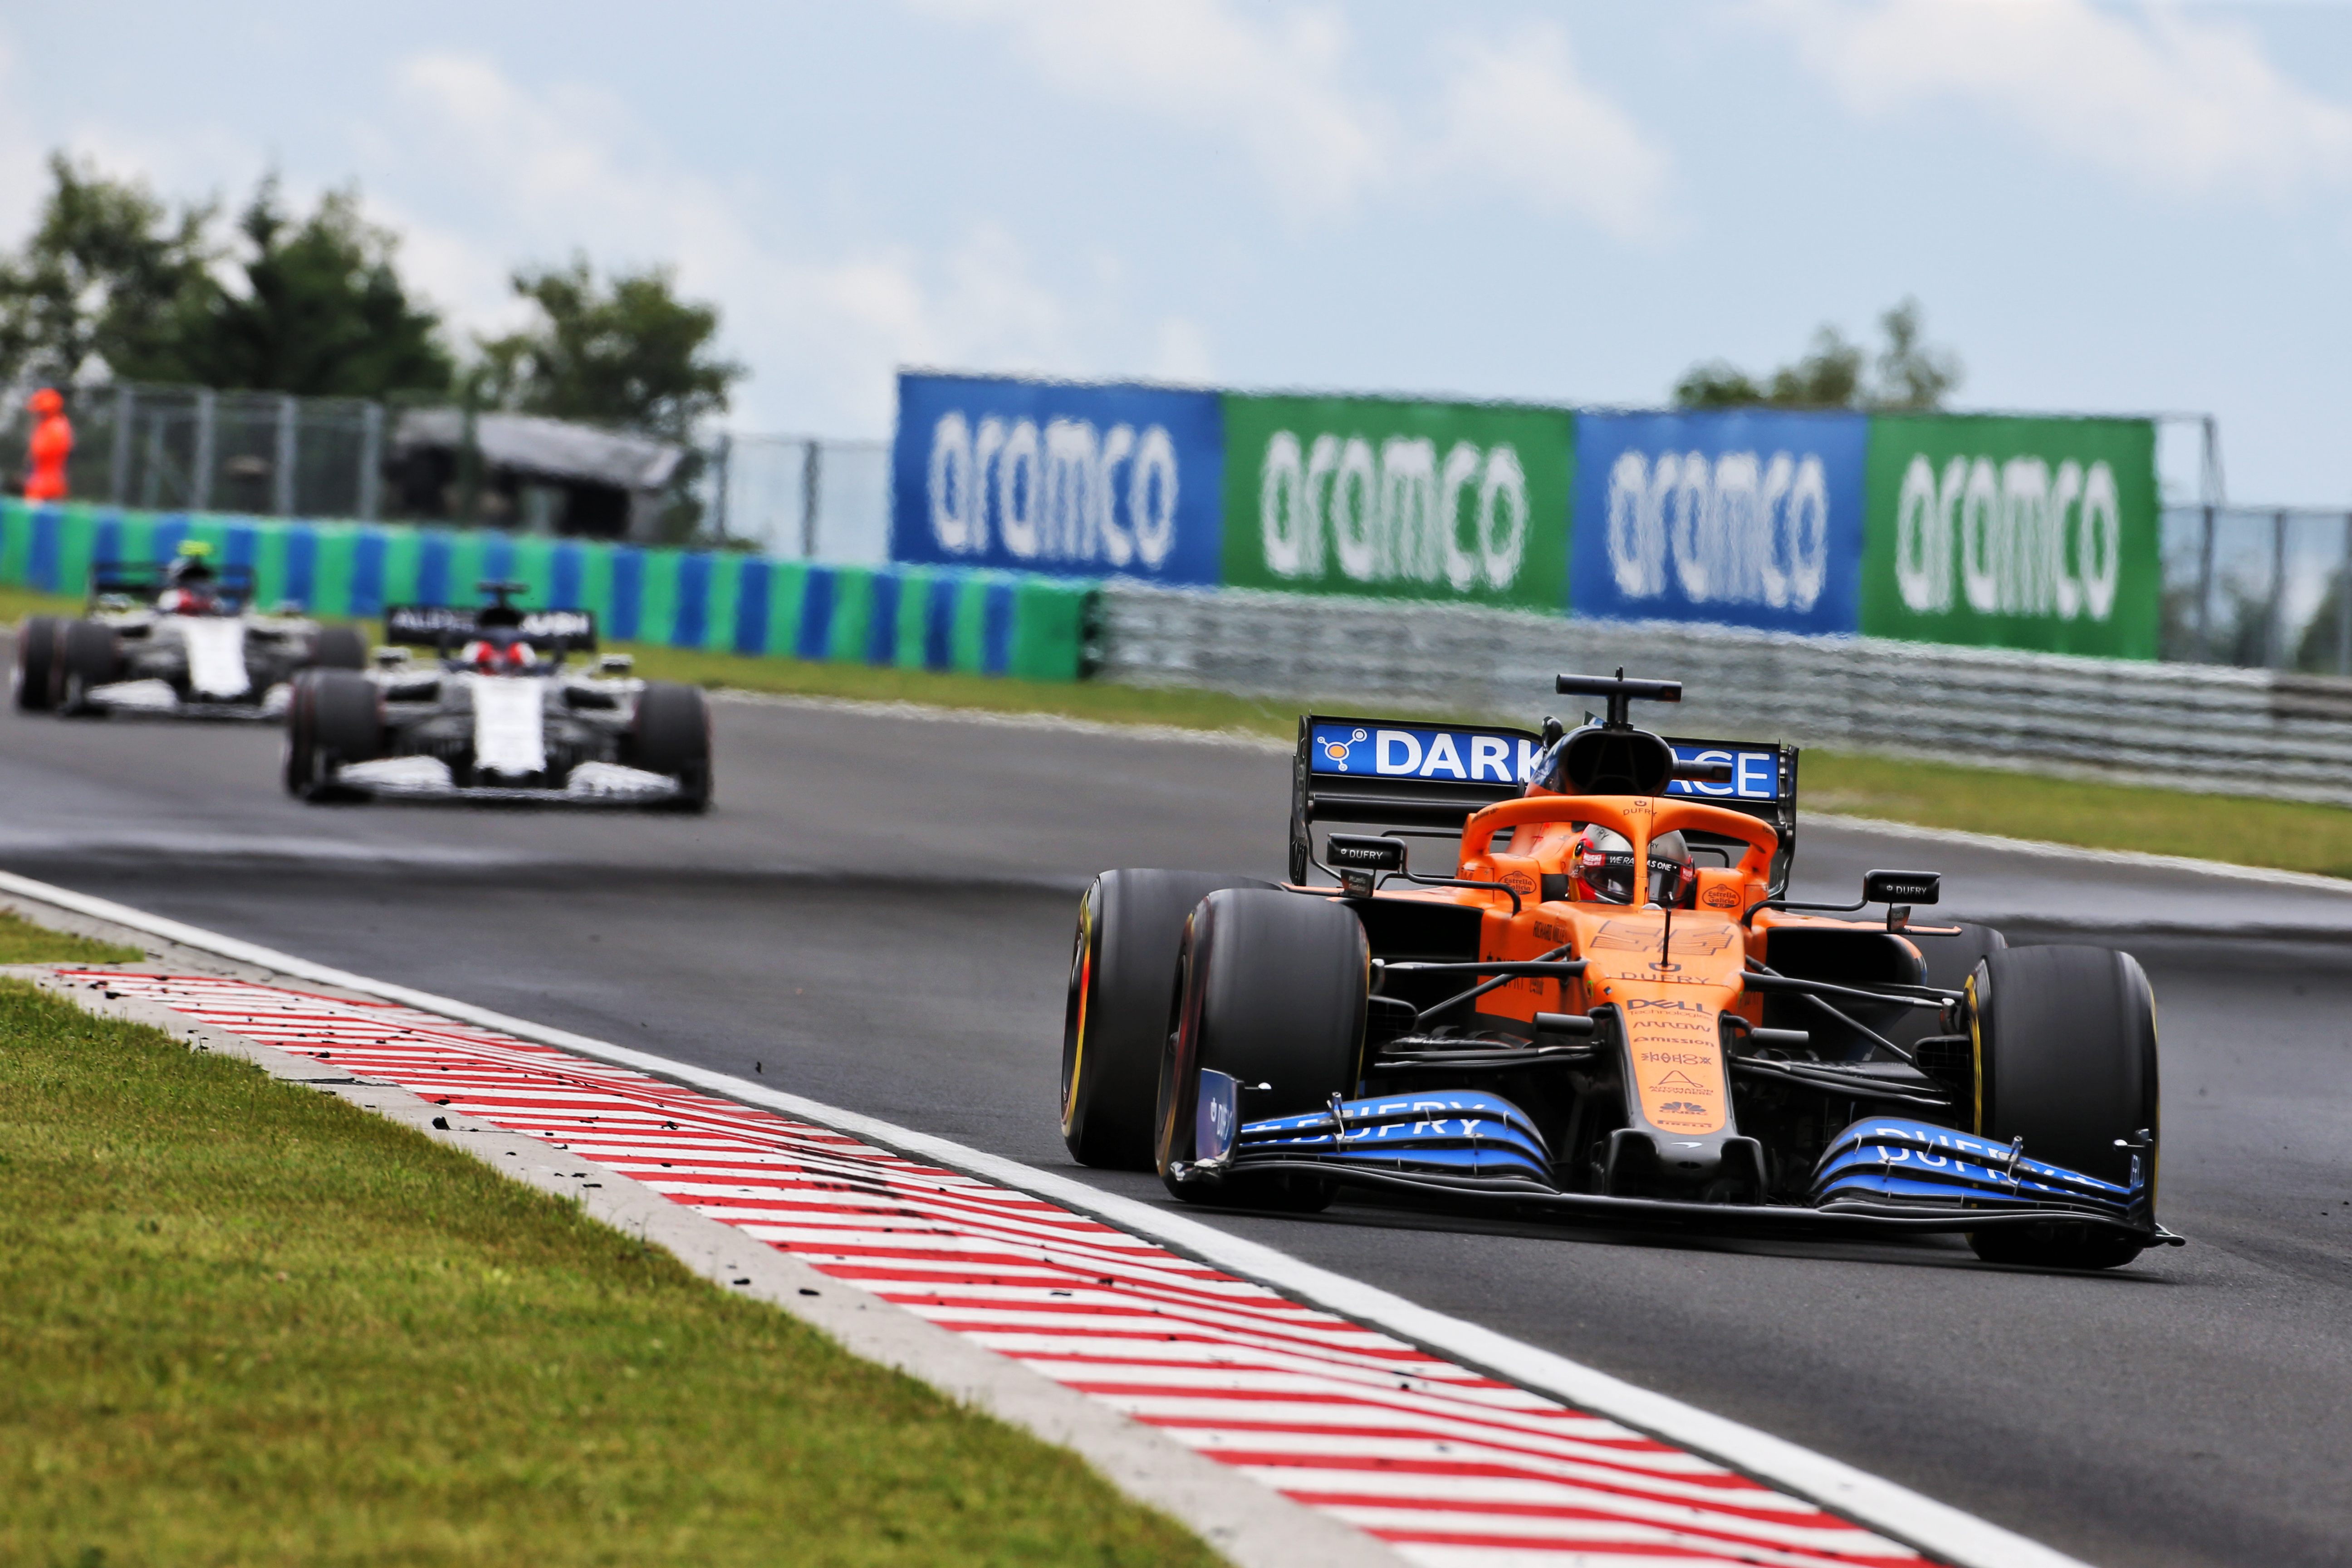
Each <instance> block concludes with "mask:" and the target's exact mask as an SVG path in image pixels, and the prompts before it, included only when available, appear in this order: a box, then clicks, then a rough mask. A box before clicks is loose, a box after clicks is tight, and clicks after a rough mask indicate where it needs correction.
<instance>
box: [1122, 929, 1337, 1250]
mask: <svg viewBox="0 0 2352 1568" xmlns="http://www.w3.org/2000/svg"><path fill="white" fill-rule="evenodd" d="M1176 975H1177V978H1176V995H1175V999H1174V1008H1173V1012H1172V1016H1171V1021H1170V1026H1169V1031H1168V1044H1167V1046H1166V1047H1165V1048H1164V1049H1163V1050H1162V1052H1161V1053H1160V1092H1159V1117H1158V1121H1159V1142H1158V1147H1157V1149H1156V1151H1155V1152H1156V1153H1157V1155H1158V1160H1159V1167H1160V1180H1161V1181H1162V1182H1163V1183H1164V1184H1166V1185H1167V1187H1168V1190H1169V1191H1170V1192H1171V1193H1173V1194H1176V1195H1177V1196H1178V1197H1180V1198H1182V1199H1184V1200H1186V1201H1187V1202H1192V1203H1214V1204H1228V1205H1240V1206H1243V1207H1250V1208H1269V1209H1280V1210H1284V1211H1287V1212H1291V1213H1311V1212H1313V1211H1315V1210H1317V1209H1319V1208H1322V1207H1324V1206H1325V1205H1328V1204H1329V1203H1330V1201H1331V1198H1332V1195H1333V1194H1334V1193H1335V1192H1336V1191H1337V1188H1336V1186H1335V1185H1334V1184H1333V1183H1332V1182H1330V1181H1329V1180H1328V1178H1325V1177H1321V1176H1317V1175H1311V1174H1306V1173H1292V1172H1285V1173H1257V1174H1255V1175H1248V1176H1243V1175H1235V1176H1229V1177H1227V1178H1225V1179H1224V1180H1223V1181H1222V1182H1219V1183H1216V1184H1213V1185H1211V1184H1205V1183H1200V1182H1181V1181H1178V1180H1177V1179H1176V1177H1175V1173H1174V1172H1175V1167H1176V1166H1178V1165H1180V1164H1187V1163H1191V1162H1192V1159H1193V1158H1194V1153H1193V1129H1194V1119H1195V1116H1196V1114H1197V1112H1198V1110H1199V1091H1200V1081H1201V1073H1202V1069H1204V1068H1206V1069H1213V1070H1215V1071H1217V1072H1223V1073H1230V1074H1231V1075H1232V1076H1233V1077H1234V1078H1235V1079H1238V1080H1240V1082H1241V1083H1242V1084H1243V1085H1244V1097H1243V1100H1242V1104H1241V1109H1242V1110H1243V1112H1244V1120H1245V1121H1261V1120H1263V1119H1265V1118H1266V1117H1270V1116H1291V1115H1296V1114H1298V1113H1299V1112H1302V1111H1311V1110H1322V1109H1323V1108H1324V1107H1326V1106H1327V1105H1328V1104H1329V1103H1330V1100H1331V1097H1332V1096H1333V1095H1334V1094H1337V1095H1340V1096H1343V1097H1344V1096H1346V1095H1348V1094H1350V1093H1352V1092H1354V1090H1355V1087H1356V1084H1357V1081H1358V1080H1359V1079H1361V1078H1362V1076H1363V1051H1364V1016H1365V1013H1366V1012H1367V1011H1368V1009H1369V1005H1370V1004H1369V1002H1368V1000H1367V999H1368V997H1369V996H1370V989H1371V988H1370V980H1371V948H1370V944H1369V943H1368V942H1366V941H1365V940H1364V928H1363V924H1362V922H1361V921H1358V920H1357V919H1356V915H1355V911H1354V910H1350V909H1349V908H1348V906H1347V905H1345V904H1342V903H1339V902H1337V901H1335V900H1329V899H1315V898H1307V897H1304V896H1302V895H1300V894H1297V893H1285V892H1262V891H1258V890H1256V889H1246V888H1237V889H1230V890H1227V891H1223V892H1216V893H1211V894H1210V895H1209V896H1208V897H1207V898H1205V899H1202V900H1201V903H1200V907H1199V908H1197V909H1195V910H1193V911H1192V919H1191V920H1190V921H1188V922H1187V923H1186V926H1185V929H1184V943H1183V947H1182V949H1181V952H1179V954H1178V958H1177V971H1176ZM1257 1085H1264V1086H1265V1087H1264V1088H1256V1087H1255V1086H1257Z"/></svg>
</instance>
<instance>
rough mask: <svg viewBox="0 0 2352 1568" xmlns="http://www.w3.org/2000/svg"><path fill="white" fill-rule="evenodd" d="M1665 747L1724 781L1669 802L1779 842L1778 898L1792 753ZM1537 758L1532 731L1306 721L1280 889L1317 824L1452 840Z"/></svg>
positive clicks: (1513, 792)
mask: <svg viewBox="0 0 2352 1568" xmlns="http://www.w3.org/2000/svg"><path fill="white" fill-rule="evenodd" d="M1665 740H1666V742H1667V743H1668V744H1669V745H1671V746H1673V747H1674V749H1675V757H1676V759H1677V760H1679V761H1681V762H1685V763H1702V764H1711V765H1713V766H1716V767H1717V768H1724V767H1727V768H1728V769H1729V770H1730V778H1729V780H1728V781H1727V782H1703V781H1697V780H1684V779H1677V780H1675V782H1674V783H1672V784H1668V785H1667V786H1666V793H1667V794H1668V795H1688V796H1692V797H1694V798H1697V799H1703V800H1706V801H1707V802H1708V803H1709V804H1711V805H1722V806H1727V807H1729V808H1730V809H1731V810H1733V811H1738V812H1744V813H1746V814H1747V815H1748V816H1754V817H1758V818H1760V819H1761V820H1763V821H1765V822H1769V823H1770V824H1771V825H1772V827H1773V830H1774V831H1775V832H1777V833H1779V834H1780V850H1779V852H1778V853H1777V854H1776V855H1774V857H1773V859H1772V896H1773V897H1775V898H1778V897H1780V895H1781V893H1782V892H1783V891H1784V890H1785V888H1786V885H1787V882H1788V879H1789V861H1790V856H1791V854H1792V853H1793V852H1794V850H1795V847H1796V840H1797V748H1796V747H1794V746H1784V745H1780V744H1777V743H1769V742H1753V741H1707V740H1696V739H1686V738H1683V737H1678V736H1673V735H1669V736H1667V737H1665ZM1542 749H1543V737H1542V736H1541V735H1538V734H1537V733H1536V732H1535V731H1532V730H1513V729H1506V728H1502V727H1500V726H1493V725H1464V724H1417V723H1408V722H1400V721H1396V720H1392V719H1344V718H1330V717H1327V716H1325V715H1322V714H1314V713H1310V714H1307V715H1305V716H1304V717H1302V718H1301V719H1300V720H1299V721H1298V750H1297V754H1296V755H1295V756H1294V757H1293V758H1292V761H1291V769H1290V879H1291V880H1292V881H1294V882H1304V881H1305V880H1306V879H1307V872H1308V870H1309V869H1310V868H1312V866H1313V855H1314V828H1315V825H1316V824H1317V823H1318V822H1349V823H1370V824H1375V825H1377V826H1382V827H1390V828H1404V829H1412V828H1420V829H1423V830H1426V831H1430V832H1440V833H1451V834H1458V833H1460V832H1461V831H1462V825H1463V823H1464V822H1465V820H1466V819H1467V818H1468V817H1469V816H1470V815H1471V813H1473V812H1475V811H1479V810H1482V809H1484V808H1485V807H1486V806H1489V805H1494V804H1495V803H1496V802H1497V801H1504V800H1510V799H1513V798H1515V797H1516V796H1517V795H1521V794H1523V793H1524V792H1525V791H1526V788H1527V783H1528V777H1529V776H1530V775H1531V774H1532V773H1533V772H1534V769H1535V764H1536V759H1537V756H1538V753H1539V752H1541V751H1542ZM1685 837H1689V838H1690V839H1691V841H1692V845H1693V847H1694V849H1696V848H1699V847H1716V846H1710V845H1707V844H1706V836H1703V835H1695V834H1694V835H1686V836H1685ZM1726 842H1728V841H1726Z"/></svg>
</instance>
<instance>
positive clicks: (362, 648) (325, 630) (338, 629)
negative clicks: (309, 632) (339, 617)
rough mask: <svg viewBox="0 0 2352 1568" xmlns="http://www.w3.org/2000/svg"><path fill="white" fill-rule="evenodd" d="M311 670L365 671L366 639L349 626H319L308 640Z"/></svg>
mask: <svg viewBox="0 0 2352 1568" xmlns="http://www.w3.org/2000/svg"><path fill="white" fill-rule="evenodd" d="M310 668H313V669H365V668H367V639H366V638H365V637H362V636H360V634H359V632H358V631H357V630H356V629H355V628H353V627H351V626H320V628H319V631H318V635H317V636H315V637H312V638H311V639H310Z"/></svg>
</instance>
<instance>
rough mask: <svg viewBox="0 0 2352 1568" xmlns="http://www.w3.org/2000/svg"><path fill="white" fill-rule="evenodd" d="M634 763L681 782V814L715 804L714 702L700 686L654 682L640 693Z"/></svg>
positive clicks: (631, 749)
mask: <svg viewBox="0 0 2352 1568" xmlns="http://www.w3.org/2000/svg"><path fill="white" fill-rule="evenodd" d="M628 749H629V765H630V766H631V767H636V768H643V769H645V771H646V772H647V773H663V774H667V776H668V777H670V778H673V779H676V780H677V789H678V793H677V796H676V797H675V799H674V800H673V802H672V805H673V806H674V807H675V809H677V810H679V811H689V812H693V811H707V810H709V806H710V701H709V699H708V698H706V697H705V696H703V694H702V689H701V688H700V687H698V686H678V685H675V684H673V683H671V682H668V681H658V680H656V681H648V682H647V683H646V689H644V690H643V691H642V692H639V693H638V694H637V716H636V721H635V726H634V727H633V728H632V730H631V731H630V735H629V748H628Z"/></svg>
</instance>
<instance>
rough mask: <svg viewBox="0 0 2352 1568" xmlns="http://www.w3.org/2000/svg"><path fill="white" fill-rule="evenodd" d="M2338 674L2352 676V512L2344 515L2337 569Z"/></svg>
mask: <svg viewBox="0 0 2352 1568" xmlns="http://www.w3.org/2000/svg"><path fill="white" fill-rule="evenodd" d="M2336 674H2338V675H2352V512H2347V513H2345V514H2344V563H2343V564H2342V565H2340V566H2338V567H2336Z"/></svg>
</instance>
